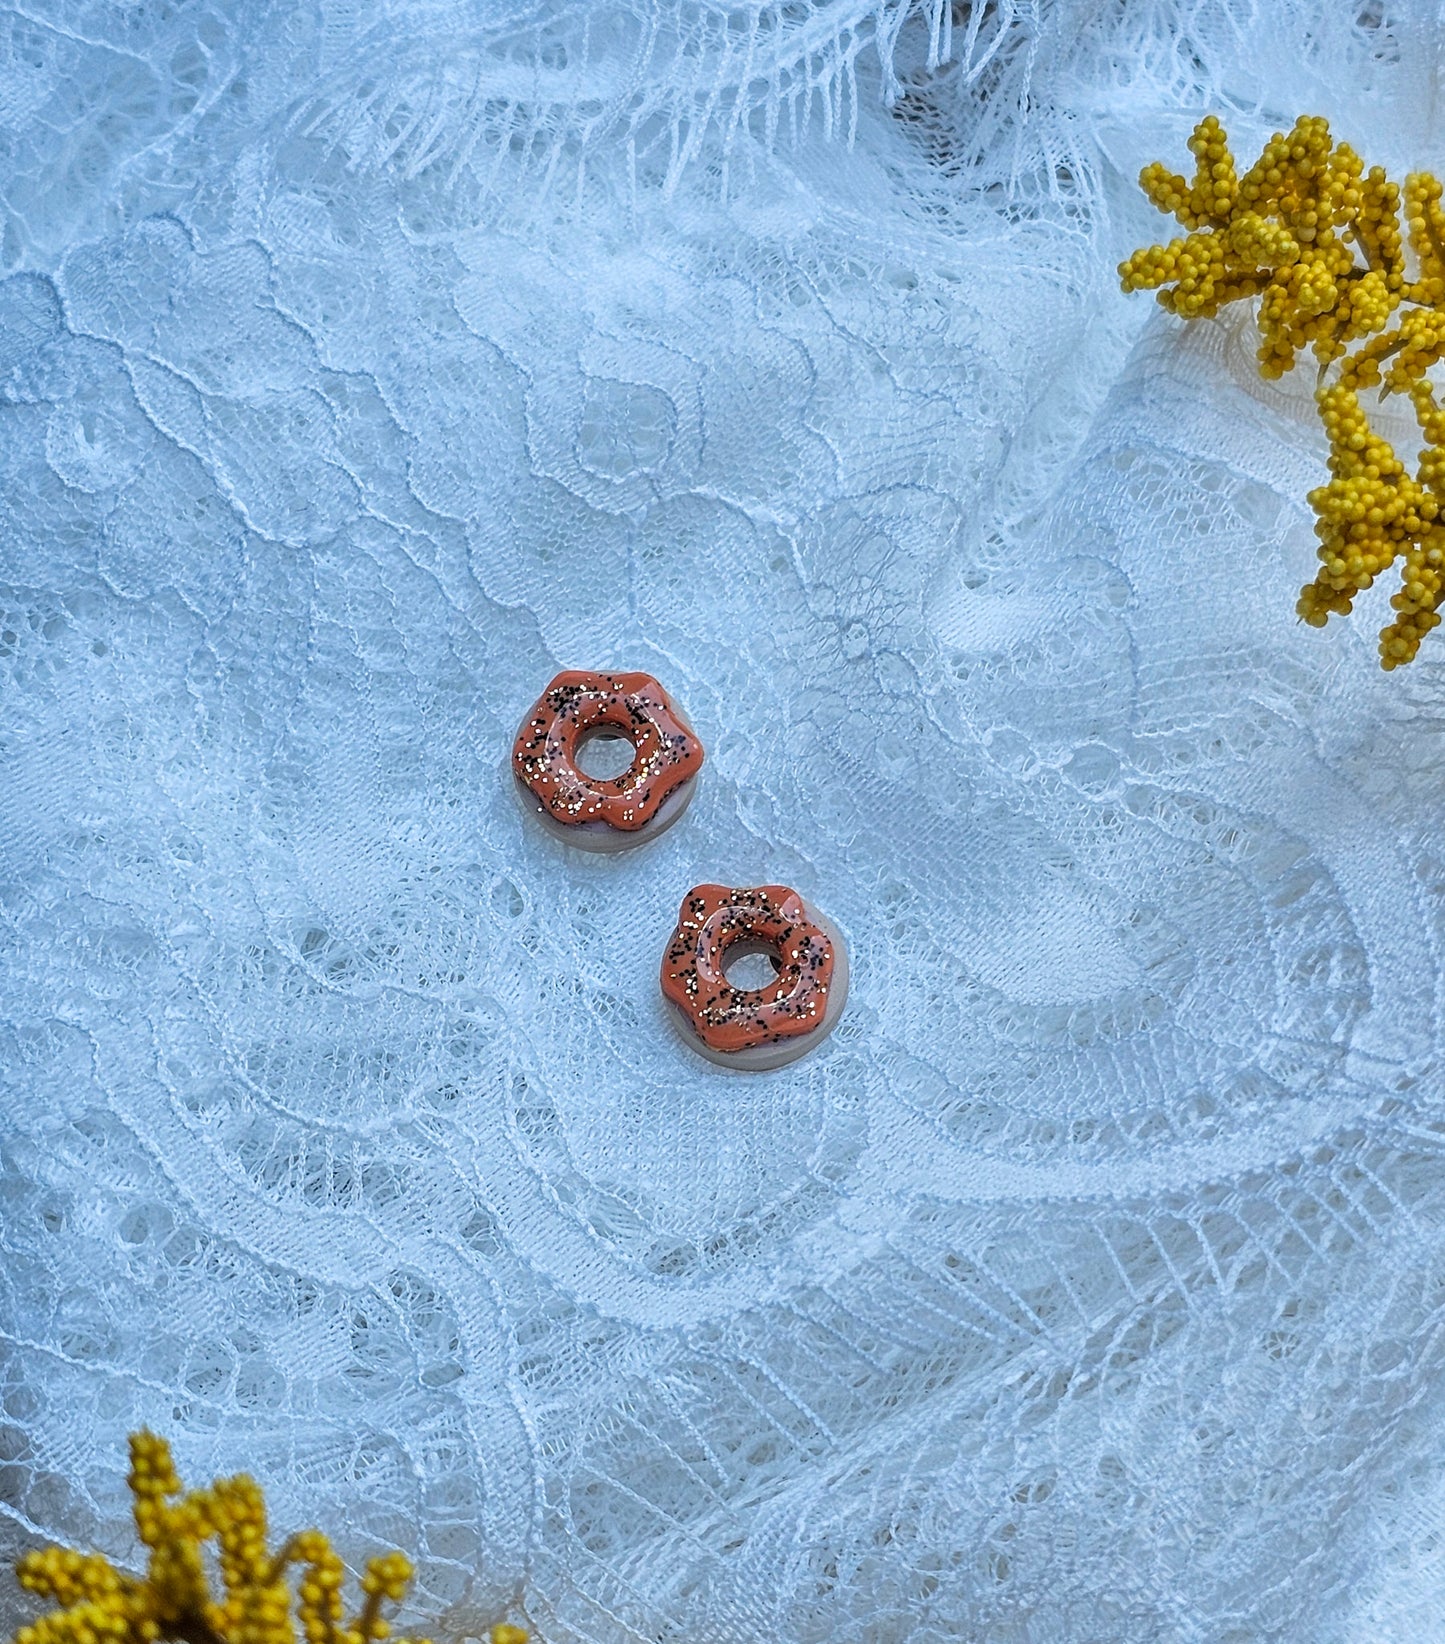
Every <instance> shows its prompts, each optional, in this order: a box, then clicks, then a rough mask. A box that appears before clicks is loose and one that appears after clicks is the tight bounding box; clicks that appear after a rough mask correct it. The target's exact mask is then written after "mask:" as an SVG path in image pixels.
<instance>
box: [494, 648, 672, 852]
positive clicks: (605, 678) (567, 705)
mask: <svg viewBox="0 0 1445 1644" xmlns="http://www.w3.org/2000/svg"><path fill="white" fill-rule="evenodd" d="M617 741H621V742H626V743H630V744H631V749H632V757H631V760H630V762H629V764H628V765H627V767H626V768H625V769H624V770H622V771H621V772H619V773H618V774H617V775H615V776H610V777H602V776H589V775H588V774H587V772H586V771H584V770H583V769H582V767H581V765H580V764H579V763H578V758H579V755H580V754H581V753H582V752H583V750H584V749H585V748H587V747H588V746H589V745H590V744H592V743H601V742H617ZM702 762H703V747H702V743H701V742H699V741H698V739H697V736H696V734H695V733H694V731H693V728H692V726H691V725H689V724H688V722H687V719H686V717H685V716H684V715H683V713H682V710H681V709H680V708H678V707H677V706H676V704H674V703H673V702H672V700H671V699H670V698H669V697H668V694H667V692H666V691H664V690H663V688H662V686H661V685H659V684H658V682H657V681H656V680H655V679H654V678H653V677H652V676H651V675H650V674H599V673H580V672H571V673H562V674H558V675H557V677H556V678H555V679H554V680H553V681H552V683H551V684H550V685H549V686H548V687H547V689H546V690H545V691H543V693H542V695H541V697H540V698H539V699H538V701H537V703H536V705H535V706H534V707H533V708H532V710H531V712H530V713H529V714H528V715H527V717H526V719H525V720H524V721H523V723H522V728H521V730H519V731H518V732H517V739H516V741H515V742H514V743H513V744H512V773H513V775H514V776H515V777H516V786H517V792H518V796H519V798H520V799H521V800H522V803H523V806H524V808H525V809H526V810H527V811H528V812H529V813H530V814H531V815H533V816H535V817H536V818H537V820H538V821H539V822H540V823H541V825H542V826H543V827H544V828H545V829H546V830H547V832H548V833H550V834H551V835H552V836H553V838H555V839H560V840H562V841H563V843H564V844H568V845H576V846H578V847H579V848H580V849H582V850H586V851H625V850H629V849H631V847H632V846H634V845H640V844H642V843H643V842H644V841H645V840H648V839H655V838H656V837H657V835H658V834H660V833H663V832H665V831H666V829H668V828H670V827H671V826H672V824H673V823H674V822H676V821H677V819H678V818H679V817H680V816H681V815H682V813H683V812H684V811H685V810H686V809H687V807H688V805H689V804H690V803H691V801H692V796H693V791H694V789H695V787H696V785H697V784H696V778H697V773H698V772H699V771H700V770H701V769H702Z"/></svg>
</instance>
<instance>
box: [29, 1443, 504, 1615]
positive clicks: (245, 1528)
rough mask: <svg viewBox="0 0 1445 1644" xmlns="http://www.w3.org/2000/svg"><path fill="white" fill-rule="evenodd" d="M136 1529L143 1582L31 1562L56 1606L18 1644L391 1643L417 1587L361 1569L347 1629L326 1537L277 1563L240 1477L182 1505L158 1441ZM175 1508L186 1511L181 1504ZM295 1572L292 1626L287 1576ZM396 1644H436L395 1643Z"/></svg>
mask: <svg viewBox="0 0 1445 1644" xmlns="http://www.w3.org/2000/svg"><path fill="white" fill-rule="evenodd" d="M130 1459H131V1470H130V1477H129V1484H130V1488H131V1494H132V1495H133V1497H134V1498H135V1500H134V1511H135V1527H136V1533H137V1535H138V1536H139V1537H140V1540H141V1544H142V1545H143V1546H144V1547H145V1548H146V1549H147V1550H148V1552H149V1555H150V1556H149V1563H148V1568H147V1570H146V1573H145V1575H144V1576H143V1577H142V1578H140V1579H139V1580H137V1579H136V1578H134V1577H132V1576H127V1575H123V1574H122V1573H121V1572H120V1571H119V1570H117V1569H115V1568H114V1566H113V1565H111V1564H110V1563H109V1562H108V1561H107V1560H106V1559H104V1558H100V1557H98V1556H96V1555H94V1554H88V1553H77V1552H72V1551H71V1550H70V1549H68V1548H64V1547H47V1548H44V1549H43V1550H42V1551H39V1552H33V1553H26V1554H25V1555H24V1556H23V1557H22V1558H21V1560H20V1562H19V1564H18V1565H17V1567H16V1574H17V1575H18V1576H19V1578H20V1584H21V1586H22V1587H24V1588H26V1589H27V1590H28V1591H30V1592H32V1593H35V1594H37V1595H39V1596H40V1597H41V1598H48V1599H52V1600H53V1601H54V1602H55V1603H56V1604H57V1605H59V1606H60V1608H59V1610H57V1611H56V1612H55V1613H53V1614H51V1615H45V1616H42V1617H41V1618H40V1619H39V1620H38V1621H35V1622H33V1623H31V1625H30V1626H28V1627H22V1628H21V1629H20V1630H19V1632H17V1633H16V1634H15V1640H14V1644H155V1641H157V1640H163V1639H164V1640H171V1639H173V1640H177V1641H179V1644H296V1632H297V1628H298V1626H299V1630H300V1632H301V1634H302V1635H303V1637H304V1638H305V1640H306V1644H382V1641H383V1640H385V1639H387V1638H388V1637H389V1636H390V1633H391V1627H390V1625H389V1623H388V1622H386V1621H384V1620H383V1619H382V1615H381V1608H382V1605H383V1604H384V1603H391V1604H399V1603H400V1602H401V1601H402V1599H403V1598H405V1596H406V1591H407V1588H408V1587H409V1586H410V1584H411V1578H412V1575H413V1571H412V1566H411V1562H410V1560H408V1559H407V1558H406V1557H405V1555H404V1554H402V1553H384V1554H382V1555H381V1556H380V1557H378V1558H373V1559H372V1560H371V1561H370V1562H369V1563H368V1565H367V1566H366V1573H365V1575H364V1576H363V1577H362V1581H361V1590H362V1593H363V1595H364V1601H363V1603H362V1607H361V1610H360V1612H359V1613H358V1614H357V1615H356V1617H355V1618H354V1619H353V1620H352V1621H351V1622H350V1623H349V1624H347V1623H345V1622H343V1620H342V1600H341V1583H342V1576H343V1573H344V1572H343V1568H342V1563H341V1560H340V1558H339V1557H338V1556H337V1555H336V1553H335V1551H334V1550H333V1549H332V1546H331V1543H330V1542H329V1541H328V1540H327V1539H326V1537H325V1536H324V1535H322V1534H321V1532H320V1531H319V1530H302V1531H301V1532H300V1534H298V1535H294V1536H292V1537H291V1538H290V1540H289V1541H287V1542H286V1543H285V1544H284V1545H283V1546H282V1548H281V1549H280V1551H279V1552H277V1553H276V1554H275V1555H274V1556H273V1555H272V1554H271V1553H270V1552H268V1550H267V1547H266V1503H265V1500H264V1498H263V1497H262V1495H261V1491H260V1489H259V1488H258V1486H257V1485H256V1483H255V1481H254V1480H253V1479H250V1478H247V1477H246V1476H245V1475H244V1474H243V1475H240V1476H238V1477H236V1478H228V1479H217V1480H216V1482H215V1483H214V1484H212V1485H211V1487H210V1488H209V1489H208V1490H194V1491H191V1492H190V1493H189V1494H183V1493H182V1486H181V1481H180V1479H179V1478H178V1477H177V1476H176V1470H175V1467H174V1465H173V1463H172V1461H171V1452H170V1447H169V1446H168V1445H167V1444H166V1442H165V1440H164V1439H160V1438H157V1437H156V1436H155V1434H153V1433H136V1434H134V1435H133V1436H132V1438H131V1441H130ZM176 1497H179V1498H180V1499H179V1500H176V1499H174V1498H176ZM212 1540H214V1541H215V1543H216V1549H217V1561H218V1563H219V1565H220V1572H221V1587H222V1595H221V1597H220V1598H219V1599H218V1598H216V1597H215V1596H213V1594H212V1591H211V1585H210V1581H209V1579H208V1577H207V1574H206V1566H205V1561H204V1559H203V1557H202V1553H201V1548H202V1546H203V1544H204V1543H206V1542H208V1541H212ZM293 1566H294V1567H295V1568H296V1569H297V1570H298V1571H299V1572H300V1581H299V1584H298V1593H297V1598H296V1603H295V1617H294V1620H293V1617H292V1596H291V1590H290V1587H289V1586H288V1585H287V1575H288V1572H289V1571H290V1569H291V1568H292V1567H293ZM393 1644H430V1641H429V1640H427V1639H395V1640H393ZM491 1644H527V1635H526V1633H525V1632H523V1631H522V1630H521V1628H519V1627H511V1626H507V1625H506V1624H502V1625H499V1626H496V1627H493V1628H492V1631H491Z"/></svg>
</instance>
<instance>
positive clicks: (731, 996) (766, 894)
mask: <svg viewBox="0 0 1445 1644" xmlns="http://www.w3.org/2000/svg"><path fill="white" fill-rule="evenodd" d="M740 948H741V949H743V950H744V951H746V952H752V953H756V952H759V951H762V952H766V953H769V954H770V955H771V957H772V959H773V963H774V965H775V967H776V970H777V975H776V976H775V977H774V979H773V980H772V981H771V982H769V983H768V984H767V985H766V986H764V987H761V988H739V987H734V986H733V985H732V983H731V982H729V981H728V978H727V973H726V966H727V964H728V962H729V959H730V958H731V959H734V960H735V959H736V958H738V957H739V954H738V949H740ZM662 992H663V996H664V997H665V998H666V999H667V1001H668V1002H669V1004H671V1005H672V1006H674V1007H675V1009H676V1010H677V1012H678V1014H679V1016H680V1017H681V1019H682V1022H683V1023H684V1024H685V1026H686V1028H687V1029H688V1030H690V1036H691V1038H690V1042H692V1043H693V1044H694V1048H696V1049H699V1050H701V1051H702V1053H703V1054H704V1055H705V1056H708V1057H710V1058H711V1059H712V1060H714V1061H718V1062H722V1063H724V1064H726V1065H730V1066H737V1067H747V1068H754V1069H757V1068H767V1067H778V1066H780V1065H781V1064H782V1063H783V1062H788V1061H791V1060H792V1059H793V1058H794V1057H795V1056H801V1055H802V1054H803V1052H804V1051H806V1050H811V1049H812V1048H813V1046H814V1045H815V1044H817V1043H818V1042H819V1041H820V1040H821V1039H823V1038H825V1037H826V1036H827V1034H828V1032H829V1030H830V1029H831V1028H832V1026H833V1024H834V1023H835V1022H836V1021H837V1019H838V1016H839V1014H840V1013H841V1011H842V1008H843V999H844V996H845V995H846V993H847V956H846V953H845V951H844V947H843V939H842V936H841V935H840V934H839V932H838V929H837V927H836V926H835V925H833V924H832V922H831V921H830V920H827V919H825V918H824V917H823V916H822V915H821V914H820V913H817V912H816V911H815V910H814V909H812V908H810V907H809V906H808V904H807V903H806V902H804V900H803V898H802V897H801V896H799V895H798V893H797V891H795V890H790V889H789V888H788V887H787V886H786V885H759V886H757V887H755V888H753V889H744V890H738V889H731V888H729V887H728V886H726V885H695V886H694V887H693V888H692V889H691V890H690V891H689V892H688V893H687V895H686V896H685V897H684V898H683V902H682V908H681V910H680V912H679V914H678V920H677V929H676V930H675V931H674V932H673V934H672V940H671V941H670V942H669V943H668V945H667V952H666V953H665V954H664V956H663V960H662Z"/></svg>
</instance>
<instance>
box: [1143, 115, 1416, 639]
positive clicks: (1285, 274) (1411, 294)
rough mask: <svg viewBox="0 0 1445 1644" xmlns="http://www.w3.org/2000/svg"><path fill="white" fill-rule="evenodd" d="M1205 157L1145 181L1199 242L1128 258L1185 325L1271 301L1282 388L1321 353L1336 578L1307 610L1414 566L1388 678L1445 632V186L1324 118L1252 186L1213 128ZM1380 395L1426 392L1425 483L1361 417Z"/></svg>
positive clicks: (1200, 134) (1274, 151)
mask: <svg viewBox="0 0 1445 1644" xmlns="http://www.w3.org/2000/svg"><path fill="white" fill-rule="evenodd" d="M1189 147H1190V150H1191V151H1192V153H1193V154H1194V157H1195V162H1196V163H1195V171H1194V177H1193V180H1192V181H1186V180H1185V179H1184V178H1183V177H1181V176H1178V175H1177V174H1175V173H1173V172H1170V171H1168V170H1166V169H1165V167H1164V166H1163V165H1161V164H1158V163H1155V164H1153V165H1148V166H1145V168H1144V169H1143V171H1142V172H1141V173H1140V174H1139V182H1140V186H1141V187H1142V188H1143V190H1144V192H1145V193H1146V194H1147V195H1148V197H1149V198H1150V199H1151V200H1152V201H1153V202H1154V204H1155V205H1156V206H1158V207H1159V209H1160V210H1161V211H1165V212H1169V213H1171V214H1172V215H1173V216H1174V217H1175V218H1176V219H1177V220H1178V221H1179V223H1180V224H1181V226H1182V227H1184V228H1185V229H1188V230H1189V231H1190V232H1189V233H1188V235H1187V236H1186V237H1185V238H1183V239H1176V240H1171V241H1170V242H1169V244H1168V245H1155V246H1149V247H1147V248H1145V249H1143V250H1140V251H1136V252H1135V253H1134V254H1133V256H1131V257H1129V258H1128V259H1127V260H1126V261H1124V262H1122V263H1120V265H1119V277H1120V280H1121V281H1122V283H1123V286H1124V289H1125V290H1126V291H1144V290H1157V291H1158V293H1159V296H1158V300H1159V302H1160V303H1161V304H1162V305H1163V307H1165V308H1166V309H1168V310H1169V312H1170V313H1172V314H1179V315H1181V316H1183V317H1184V318H1185V319H1196V318H1208V317H1210V316H1213V315H1215V314H1218V313H1219V311H1220V309H1221V308H1223V307H1224V306H1225V305H1226V304H1228V303H1232V302H1238V301H1241V300H1243V299H1246V298H1253V297H1258V298H1259V313H1258V319H1259V332H1260V347H1259V369H1260V374H1261V375H1262V376H1264V377H1279V376H1282V375H1283V374H1284V373H1285V372H1286V371H1289V370H1291V369H1293V367H1294V365H1295V363H1296V358H1297V356H1298V353H1299V351H1300V350H1301V349H1303V348H1305V347H1306V346H1308V347H1309V348H1311V349H1313V351H1314V354H1315V357H1316V359H1317V360H1318V361H1319V362H1320V386H1319V388H1318V389H1317V392H1316V395H1315V399H1316V403H1317V404H1318V406H1319V411H1320V417H1321V420H1322V421H1323V423H1324V429H1325V435H1326V437H1327V439H1328V440H1329V470H1330V479H1329V482H1328V484H1326V485H1322V486H1319V487H1317V488H1316V489H1315V490H1313V491H1311V492H1310V494H1309V501H1310V505H1311V507H1312V508H1313V509H1314V511H1315V515H1316V523H1315V534H1316V535H1317V536H1318V537H1319V539H1320V548H1319V558H1320V570H1319V574H1318V575H1317V576H1316V577H1315V580H1314V581H1313V582H1312V583H1310V584H1308V585H1307V586H1306V587H1305V588H1304V589H1303V590H1302V591H1301V593H1300V598H1299V604H1298V606H1297V607H1296V608H1297V610H1298V612H1299V614H1300V616H1301V617H1303V618H1304V620H1305V621H1306V622H1308V623H1310V624H1311V625H1312V626H1314V627H1317V628H1320V627H1323V626H1324V624H1325V622H1326V621H1327V620H1328V619H1329V617H1330V616H1332V615H1335V614H1340V615H1346V614H1348V612H1349V611H1350V608H1351V606H1352V604H1353V601H1354V599H1355V597H1356V596H1357V595H1358V594H1360V593H1361V592H1363V591H1364V590H1365V589H1366V588H1368V587H1369V586H1370V585H1371V583H1372V582H1373V581H1374V579H1375V578H1376V577H1377V576H1379V575H1380V573H1381V572H1383V571H1386V570H1388V569H1389V568H1390V567H1391V566H1392V565H1394V564H1395V563H1396V561H1397V560H1399V561H1402V565H1401V587H1400V591H1399V593H1397V594H1396V595H1395V596H1394V597H1393V598H1392V599H1391V601H1390V604H1391V605H1392V606H1393V608H1394V610H1395V613H1396V615H1395V619H1394V621H1393V622H1391V623H1390V624H1389V625H1388V626H1387V627H1386V628H1385V629H1383V630H1382V632H1381V634H1380V665H1381V666H1382V667H1384V668H1387V669H1388V668H1395V667H1398V666H1399V665H1400V664H1401V663H1404V662H1409V661H1410V660H1411V659H1412V658H1413V657H1414V655H1415V653H1416V652H1417V651H1418V650H1419V648H1420V641H1421V639H1423V638H1424V636H1425V635H1426V634H1427V633H1428V632H1429V631H1430V629H1432V628H1434V627H1436V626H1438V624H1439V622H1440V616H1439V607H1440V605H1441V603H1442V601H1445V524H1442V523H1441V521H1442V517H1445V413H1442V411H1441V409H1440V407H1439V405H1438V404H1437V403H1436V400H1435V394H1434V389H1433V387H1432V386H1431V384H1430V382H1429V380H1428V378H1427V375H1426V373H1427V372H1429V371H1430V369H1431V368H1432V367H1433V366H1435V365H1437V364H1438V363H1439V362H1440V361H1441V359H1442V358H1445V211H1442V209H1441V185H1440V183H1439V182H1438V181H1437V180H1436V179H1435V178H1434V177H1432V176H1431V175H1430V174H1429V173H1427V172H1420V173H1416V174H1414V175H1412V176H1410V177H1407V178H1406V179H1405V186H1404V190H1403V194H1402V191H1401V189H1400V187H1399V186H1398V185H1397V184H1395V183H1392V182H1390V181H1389V179H1388V178H1387V177H1386V176H1385V173H1384V172H1383V171H1382V170H1381V169H1380V168H1379V167H1378V166H1375V167H1372V168H1371V169H1370V170H1369V171H1368V172H1367V171H1366V170H1365V168H1364V164H1363V162H1362V161H1361V160H1360V157H1359V156H1358V155H1357V154H1356V153H1355V151H1354V150H1353V149H1352V148H1350V146H1349V145H1348V144H1347V143H1336V142H1334V141H1333V139H1332V138H1331V136H1330V129H1329V126H1328V125H1327V124H1326V122H1325V121H1324V120H1322V119H1319V118H1318V117H1314V116H1302V117H1301V118H1300V119H1299V120H1297V121H1296V122H1295V126H1294V129H1293V130H1292V131H1291V132H1290V133H1289V134H1288V135H1287V136H1286V135H1285V134H1283V133H1281V132H1276V133H1275V135H1274V136H1273V137H1271V138H1270V140H1269V142H1268V143H1266V144H1265V147H1264V152H1263V153H1262V154H1261V155H1260V157H1259V159H1258V160H1257V161H1256V162H1255V163H1254V165H1253V166H1251V167H1250V169H1249V170H1248V171H1247V172H1246V173H1245V174H1244V176H1243V177H1239V176H1238V175H1237V173H1236V168H1235V162H1234V157H1233V155H1232V154H1231V153H1230V150H1229V143H1228V139H1227V137H1226V135H1225V132H1224V129H1223V127H1222V126H1221V125H1220V123H1219V121H1218V120H1217V119H1215V118H1214V116H1213V115H1211V116H1209V118H1207V119H1205V120H1202V121H1201V122H1200V123H1199V125H1197V126H1196V127H1195V129H1194V135H1193V137H1192V138H1191V139H1190V142H1189ZM1402 202H1403V210H1404V231H1403V232H1402V227H1401V207H1402ZM1406 235H1408V242H1407V239H1406ZM1397 314H1398V321H1397V323H1395V324H1394V325H1393V327H1391V321H1392V319H1395V317H1396V315H1397ZM1387 327H1389V329H1387ZM1366 339H1368V340H1366ZM1331 372H1333V376H1334V380H1333V381H1327V380H1326V379H1327V378H1328V377H1329V375H1330V374H1331ZM1375 387H1378V388H1379V389H1380V397H1381V398H1382V399H1383V398H1384V396H1385V395H1386V394H1393V393H1404V394H1408V395H1409V396H1410V401H1411V404H1412V406H1413V407H1414V411H1415V419H1416V422H1417V423H1418V425H1419V428H1420V434H1421V439H1422V441H1423V450H1422V453H1421V456H1420V460H1419V463H1418V466H1417V470H1416V472H1415V474H1414V475H1411V474H1409V473H1408V472H1407V471H1406V469H1405V465H1404V464H1403V463H1402V462H1401V461H1400V460H1399V458H1398V457H1397V456H1396V454H1395V451H1394V449H1393V447H1392V446H1391V445H1390V444H1389V442H1388V441H1387V440H1385V439H1383V438H1381V436H1380V435H1379V434H1378V433H1376V432H1375V431H1374V430H1373V429H1371V427H1370V425H1369V421H1368V419H1367V417H1366V415H1365V413H1364V410H1363V409H1362V408H1361V405H1360V402H1359V398H1358V392H1359V390H1361V389H1365V388H1375Z"/></svg>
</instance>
